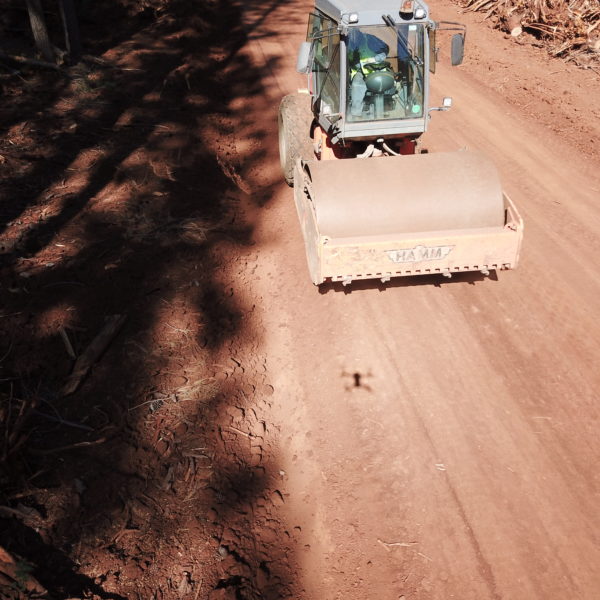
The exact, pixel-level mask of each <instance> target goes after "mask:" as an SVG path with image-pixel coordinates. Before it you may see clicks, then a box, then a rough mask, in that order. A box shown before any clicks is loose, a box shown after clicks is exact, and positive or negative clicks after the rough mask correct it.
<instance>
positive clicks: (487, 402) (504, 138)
mask: <svg viewBox="0 0 600 600" xmlns="http://www.w3.org/2000/svg"><path fill="white" fill-rule="evenodd" d="M258 4H259V3H256V2H255V3H250V6H249V7H248V9H247V11H246V20H247V27H248V31H249V37H250V41H249V46H248V52H250V54H251V56H252V60H253V62H254V64H255V66H258V67H259V68H260V69H261V72H262V73H263V75H264V83H265V86H266V87H267V89H269V90H270V95H268V97H267V98H260V99H255V100H254V101H253V102H252V103H251V104H250V105H246V106H245V107H243V110H244V111H252V114H254V116H255V118H256V119H257V120H260V123H261V126H263V127H264V126H265V125H264V124H265V122H266V121H267V120H269V122H270V123H272V125H269V126H268V128H267V130H268V132H270V133H271V135H270V137H269V142H268V143H267V144H266V146H265V147H264V148H263V150H264V152H265V158H264V170H262V171H254V172H246V173H244V175H243V179H244V182H245V185H246V186H247V188H248V189H247V191H248V192H249V193H250V196H252V194H253V193H256V194H257V195H258V196H260V189H261V188H262V187H263V186H265V185H277V181H278V180H279V179H280V174H279V166H278V157H277V151H276V146H275V140H276V129H275V115H276V109H277V104H278V101H279V99H280V97H281V96H282V95H283V94H285V93H288V92H290V91H294V89H295V88H297V87H302V86H303V85H304V82H303V80H302V78H301V77H299V76H297V75H296V74H295V73H294V70H293V65H294V61H295V52H296V48H297V45H298V43H299V42H300V41H301V39H302V37H303V35H304V23H305V14H306V12H307V9H308V8H309V3H307V2H301V1H295V2H290V3H285V4H281V5H278V4H273V5H272V7H271V9H270V10H265V8H264V7H260V6H258ZM431 4H432V8H433V9H434V10H435V11H436V17H437V18H453V19H454V20H456V17H457V16H458V15H457V10H456V6H455V5H452V4H451V3H449V2H447V1H446V0H440V1H437V2H432V3H431ZM461 17H462V18H463V19H465V20H466V21H467V22H468V24H469V26H470V30H469V36H468V38H467V43H468V52H469V53H470V57H471V58H469V59H468V60H467V61H466V62H465V64H464V65H463V66H462V67H460V68H458V69H451V68H450V67H448V66H446V64H444V63H442V64H441V65H440V68H439V71H438V74H437V75H436V77H435V82H434V88H433V97H434V98H436V97H438V96H439V98H440V99H441V97H442V95H451V96H452V97H453V98H454V107H453V108H452V110H451V111H450V112H449V113H445V114H442V113H438V114H435V115H434V116H433V118H432V120H431V128H430V132H428V133H427V134H426V135H425V139H424V145H425V146H426V147H427V148H429V150H430V151H436V150H454V149H459V148H462V147H468V148H472V149H478V150H482V151H483V152H485V153H487V154H488V155H490V156H491V157H492V158H493V160H494V161H495V162H496V164H497V165H498V167H499V169H500V171H501V175H502V179H503V182H504V185H505V188H506V191H507V192H508V193H509V194H510V195H511V197H512V198H513V200H514V201H515V203H516V204H517V206H518V207H519V209H520V211H521V212H522V216H523V217H524V220H525V223H526V233H525V244H524V251H523V257H522V263H521V266H520V267H519V269H518V270H516V271H514V272H502V273H499V274H498V277H497V278H490V279H483V278H479V277H472V276H468V275H465V276H463V277H455V278H454V279H453V280H452V281H450V282H446V281H442V280H441V279H439V278H421V279H408V280H403V281H400V282H395V283H392V284H391V285H386V286H378V285H377V284H370V283H369V284H358V285H357V284H354V285H353V286H352V289H351V290H342V289H341V288H337V287H336V288H333V287H329V288H325V290H324V291H322V292H321V293H320V292H319V291H318V290H317V289H316V288H315V287H313V286H312V284H311V283H310V281H309V279H308V273H307V270H306V267H305V264H304V260H305V259H304V251H303V244H302V239H301V234H300V231H299V228H298V226H297V223H296V215H295V211H294V208H293V204H292V195H291V192H290V190H289V189H288V188H287V187H285V185H283V184H280V185H279V186H278V187H277V188H276V189H277V192H276V193H275V195H274V198H273V199H272V200H271V201H270V203H269V204H268V205H267V206H266V207H264V208H262V209H261V210H260V211H258V210H257V211H256V215H255V225H256V237H255V240H256V246H255V250H256V252H257V257H258V260H257V263H255V264H252V271H251V269H250V267H248V268H247V269H246V270H242V271H241V273H240V277H241V278H242V280H243V286H244V290H245V291H244V294H245V295H247V297H248V298H249V299H251V298H254V299H257V298H258V299H260V303H257V307H256V311H255V313H254V316H253V319H254V322H255V323H257V324H259V326H260V327H261V331H263V334H262V339H263V341H262V343H263V348H262V349H263V352H264V354H265V355H266V357H267V365H268V372H269V376H270V381H271V383H272V385H273V386H274V389H275V393H274V396H273V409H272V413H271V414H270V415H269V418H270V419H271V421H272V423H273V425H274V426H275V428H276V429H277V430H278V431H279V432H280V440H279V442H280V443H279V446H278V448H279V449H278V452H277V461H278V464H279V465H280V467H281V472H282V474H283V476H284V479H285V483H284V484H283V486H284V487H283V488H282V494H283V497H284V499H285V504H284V506H283V507H282V508H281V513H280V517H281V518H282V519H283V521H284V528H285V529H286V530H287V531H294V532H295V534H294V535H295V545H294V548H295V549H296V552H295V556H293V557H291V558H290V560H291V561H292V562H293V563H294V564H296V565H297V567H298V580H297V581H296V584H297V586H298V588H297V589H298V590H304V592H303V593H302V592H300V591H298V592H297V593H298V595H299V597H300V596H302V597H306V598H311V599H312V598H314V599H317V598H319V599H325V598H326V599H333V598H346V599H347V598H353V599H354V598H355V599H364V598H381V599H386V600H388V599H400V598H405V599H409V598H410V599H447V598H460V599H462V600H464V599H466V598H472V599H483V598H493V599H499V598H503V599H504V598H506V599H509V598H510V599H533V598H539V599H542V598H543V599H549V598H557V599H558V598H578V599H584V598H586V599H592V598H597V597H598V595H599V594H600V571H598V568H597V565H598V564H599V561H600V546H599V541H600V540H599V539H598V536H599V533H598V532H599V531H600V529H599V525H600V516H599V512H598V500H599V492H600V480H599V476H598V472H597V466H596V462H597V457H598V455H599V451H600V441H599V438H598V435H597V430H598V405H597V397H598V393H597V390H598V387H599V385H600V374H599V371H598V368H597V363H598V357H599V356H600V342H599V341H598V339H599V336H598V327H599V326H598V321H597V316H596V315H597V314H598V312H599V310H600V275H599V274H598V270H597V268H596V257H597V256H598V252H599V251H600V237H599V235H598V232H599V231H600V211H599V209H598V200H600V178H599V169H598V167H599V158H598V153H597V152H598V125H599V122H598V115H599V112H598V111H599V108H600V107H599V106H598V97H599V96H598V91H599V89H600V87H599V83H598V77H597V76H595V75H594V73H592V72H589V71H588V72H585V71H576V70H575V69H573V68H570V67H569V66H568V65H565V64H564V63H559V62H555V61H551V60H549V59H548V58H546V57H545V55H544V54H543V51H541V50H539V49H537V48H535V47H532V46H530V45H527V46H525V47H520V46H518V45H515V44H514V42H512V41H510V40H507V39H504V38H503V36H502V34H500V33H498V32H494V31H491V30H489V29H488V28H487V25H486V24H484V23H481V22H480V21H481V17H474V16H473V15H465V16H462V15H461ZM290 23H291V24H292V28H291V30H290ZM446 42H447V40H446ZM446 45H447V43H446ZM554 71H557V72H558V75H559V76H557V74H556V73H554ZM594 94H595V95H594ZM240 114H241V107H240ZM571 115H576V117H571ZM235 118H236V117H235V116H234V119H235ZM581 119H584V121H583V122H582V121H581ZM246 123H247V127H246V129H245V130H244V131H243V136H242V137H246V138H247V139H248V138H250V137H251V135H252V122H251V119H249V118H246ZM587 140H589V141H587Z"/></svg>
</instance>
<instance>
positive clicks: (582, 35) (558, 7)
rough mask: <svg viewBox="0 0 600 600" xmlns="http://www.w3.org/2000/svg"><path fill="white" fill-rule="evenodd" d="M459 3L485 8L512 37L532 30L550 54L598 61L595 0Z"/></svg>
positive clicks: (599, 17)
mask: <svg viewBox="0 0 600 600" xmlns="http://www.w3.org/2000/svg"><path fill="white" fill-rule="evenodd" d="M463 5H464V6H465V7H466V8H467V9H469V10H473V11H480V12H485V16H486V18H490V17H491V18H494V19H495V20H496V22H497V23H498V25H499V26H500V27H501V28H502V29H504V30H505V31H507V32H508V33H510V34H511V35H512V36H514V37H517V36H519V35H520V34H521V32H522V31H528V32H529V33H532V34H534V35H535V36H536V37H538V38H539V39H541V40H543V41H544V42H545V43H546V44H547V45H548V48H549V51H550V54H552V55H553V56H561V57H564V58H567V59H570V60H571V59H572V60H577V59H578V58H580V59H581V58H582V57H583V56H584V55H585V58H586V59H587V61H588V62H589V61H590V60H598V61H600V3H599V2H598V0H463Z"/></svg>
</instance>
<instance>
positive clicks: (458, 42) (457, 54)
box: [450, 33, 465, 67]
mask: <svg viewBox="0 0 600 600" xmlns="http://www.w3.org/2000/svg"><path fill="white" fill-rule="evenodd" d="M464 56H465V37H464V35H463V34H462V33H455V34H454V35H453V36H452V46H451V49H450V60H451V62H452V66H453V67H456V66H457V65H460V64H462V61H463V58H464Z"/></svg>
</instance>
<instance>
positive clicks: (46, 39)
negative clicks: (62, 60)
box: [27, 0, 54, 62]
mask: <svg viewBox="0 0 600 600" xmlns="http://www.w3.org/2000/svg"><path fill="white" fill-rule="evenodd" d="M27 12H28V13H29V22H30V23H31V31H32V32H33V39H34V40H35V45H36V47H37V49H38V50H39V51H40V52H41V54H42V56H43V57H44V60H47V61H48V62H54V50H53V49H52V44H51V43H50V36H49V35H48V28H47V27H46V19H45V17H44V10H43V9H42V3H41V0H27Z"/></svg>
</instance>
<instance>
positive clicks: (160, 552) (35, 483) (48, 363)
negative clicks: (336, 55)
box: [0, 0, 292, 599]
mask: <svg viewBox="0 0 600 600" xmlns="http://www.w3.org/2000/svg"><path fill="white" fill-rule="evenodd" d="M7 5H10V6H7V7H6V8H7V11H5V17H6V18H5V19H4V21H3V25H4V27H5V28H6V29H5V33H8V34H9V35H7V36H6V37H5V38H4V40H5V42H4V43H5V44H8V46H9V47H8V48H5V50H6V51H8V50H10V49H15V48H18V49H23V48H25V47H26V46H27V43H28V41H27V35H28V32H27V23H26V20H25V18H26V14H25V13H24V12H23V11H22V9H21V12H19V7H17V6H15V4H14V3H12V4H11V3H7ZM80 8H81V11H82V15H81V18H82V21H81V23H82V30H83V31H82V33H83V39H84V40H85V42H84V52H85V53H87V54H88V55H93V56H94V57H95V58H94V59H90V58H88V59H86V60H84V62H83V63H81V64H80V65H77V66H75V67H71V68H70V69H68V70H67V76H63V75H61V74H57V73H53V72H45V71H43V70H28V69H22V70H20V71H19V72H15V71H14V70H11V69H8V68H6V69H4V70H3V71H2V72H1V78H0V83H1V85H2V100H3V102H2V105H3V109H2V115H1V121H0V127H1V130H2V136H1V140H0V181H1V184H2V191H1V201H0V202H1V203H0V269H1V271H0V273H1V286H0V305H1V307H2V308H1V310H0V330H1V335H0V398H1V405H0V444H1V448H0V469H1V471H0V482H1V483H0V489H1V491H0V521H1V523H0V550H2V549H3V554H2V555H0V559H1V560H0V563H1V565H4V566H3V568H2V569H0V572H1V573H2V575H1V576H0V597H7V598H22V597H38V596H39V597H43V598H84V597H85V598H113V599H120V598H143V599H148V598H208V597H210V598H219V599H221V598H234V597H235V598H258V597H264V598H269V597H278V598H279V597H282V596H285V595H286V594H287V593H288V588H289V585H288V583H289V582H288V579H289V573H288V569H289V568H290V561H291V560H292V558H291V557H289V556H286V552H287V549H286V541H285V535H284V533H283V532H281V531H278V524H277V523H276V521H274V520H273V518H272V517H271V511H272V510H273V509H275V508H276V507H277V506H278V505H279V504H281V502H282V495H281V492H279V491H278V490H277V485H278V483H277V482H278V481H279V479H280V478H281V477H282V475H281V474H280V472H279V470H278V469H277V467H276V465H275V464H273V456H274V452H270V453H269V457H270V458H267V450H268V449H269V446H270V445H271V444H273V443H275V442H274V441H273V439H274V438H273V436H272V433H273V432H270V431H268V427H267V426H266V425H265V423H264V421H263V420H261V413H260V411H261V407H266V406H268V403H269V396H270V394H271V393H272V387H271V386H270V385H269V383H268V381H267V375H266V366H265V359H264V357H261V356H260V354H259V353H257V344H258V341H259V334H257V333H256V332H254V331H252V330H251V327H249V326H248V325H247V324H246V323H247V319H246V317H248V316H249V315H250V314H251V313H252V310H253V306H252V305H251V304H250V303H248V302H246V300H245V299H244V298H238V297H237V295H236V294H235V293H234V289H233V287H232V286H231V285H230V284H229V283H230V282H229V280H228V268H229V265H230V263H231V260H232V258H233V257H237V259H238V260H243V261H245V262H246V263H247V262H251V261H254V260H256V256H255V253H254V251H253V249H252V242H251V236H252V225H251V219H249V218H248V216H247V211H248V210H251V209H252V205H251V204H250V203H249V199H248V196H247V194H246V193H245V190H244V187H245V186H244V185H243V182H242V180H241V177H240V173H242V172H243V171H244V170H245V169H251V168H252V165H253V161H255V160H260V157H261V154H260V149H259V148H260V144H261V141H262V137H263V135H262V134H261V132H260V128H255V129H254V137H253V139H252V140H247V142H248V146H249V147H252V148H253V152H252V154H251V155H250V153H249V155H248V156H244V155H242V154H240V153H238V152H237V150H236V147H235V145H234V144H232V142H231V139H232V137H233V133H234V132H233V131H232V130H231V127H230V125H229V123H230V119H229V113H230V109H229V106H230V105H231V103H233V102H234V101H236V99H239V98H252V97H253V96H255V95H260V94H261V93H262V90H261V88H260V77H259V73H258V72H257V70H256V69H255V67H253V66H252V64H250V62H249V61H248V59H247V57H245V56H244V55H243V54H242V53H240V49H241V48H242V46H243V45H244V43H245V40H246V36H247V33H248V31H247V28H246V29H244V28H243V27H242V25H241V17H240V10H239V7H238V6H237V5H235V3H232V2H227V1H225V0H223V1H219V0H213V1H210V0H209V1H195V2H178V1H172V2H170V1H168V0H164V1H155V2H152V1H147V2H142V3H137V2H126V1H123V2H119V1H114V2H109V1H106V2H100V3H86V4H85V5H84V4H81V5H80ZM268 8H269V7H268V6H265V7H264V10H268ZM8 9H10V11H13V12H12V13H10V14H9V12H10V11H9V10H8ZM15 11H16V12H15ZM259 17H260V15H258V16H257V18H259ZM250 156H251V158H250ZM268 197H269V190H268V189H266V190H263V196H262V201H263V202H266V200H267V199H268ZM117 315H122V317H123V318H122V319H121V320H120V321H119V322H121V321H122V322H123V323H124V324H123V325H122V327H121V328H120V329H119V330H117V331H115V332H113V334H114V335H111V336H110V337H109V338H107V339H106V342H107V344H108V347H107V349H106V351H105V352H102V353H100V354H99V355H96V356H94V357H93V360H92V362H91V369H89V372H86V373H85V374H84V377H83V378H82V379H81V381H76V382H75V383H76V384H78V385H77V386H76V389H75V391H74V393H68V392H69V391H70V390H68V389H67V388H66V387H65V384H66V382H67V381H68V380H69V379H68V378H69V374H70V373H71V371H72V370H73V368H74V365H75V371H76V372H78V371H79V369H78V367H79V366H80V365H81V361H82V360H84V361H85V357H86V356H88V357H89V356H90V353H89V349H90V347H92V348H93V347H94V345H95V344H94V343H93V342H94V340H95V339H97V336H98V334H99V333H101V332H102V331H105V327H106V323H107V320H108V322H110V320H111V319H113V320H114V319H115V318H117V319H118V317H116V316H117ZM96 343H97V342H96ZM86 349H87V352H86ZM76 360H78V361H79V362H77V363H76ZM88 366H90V365H88ZM84 371H85V369H84ZM288 537H289V536H288Z"/></svg>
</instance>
